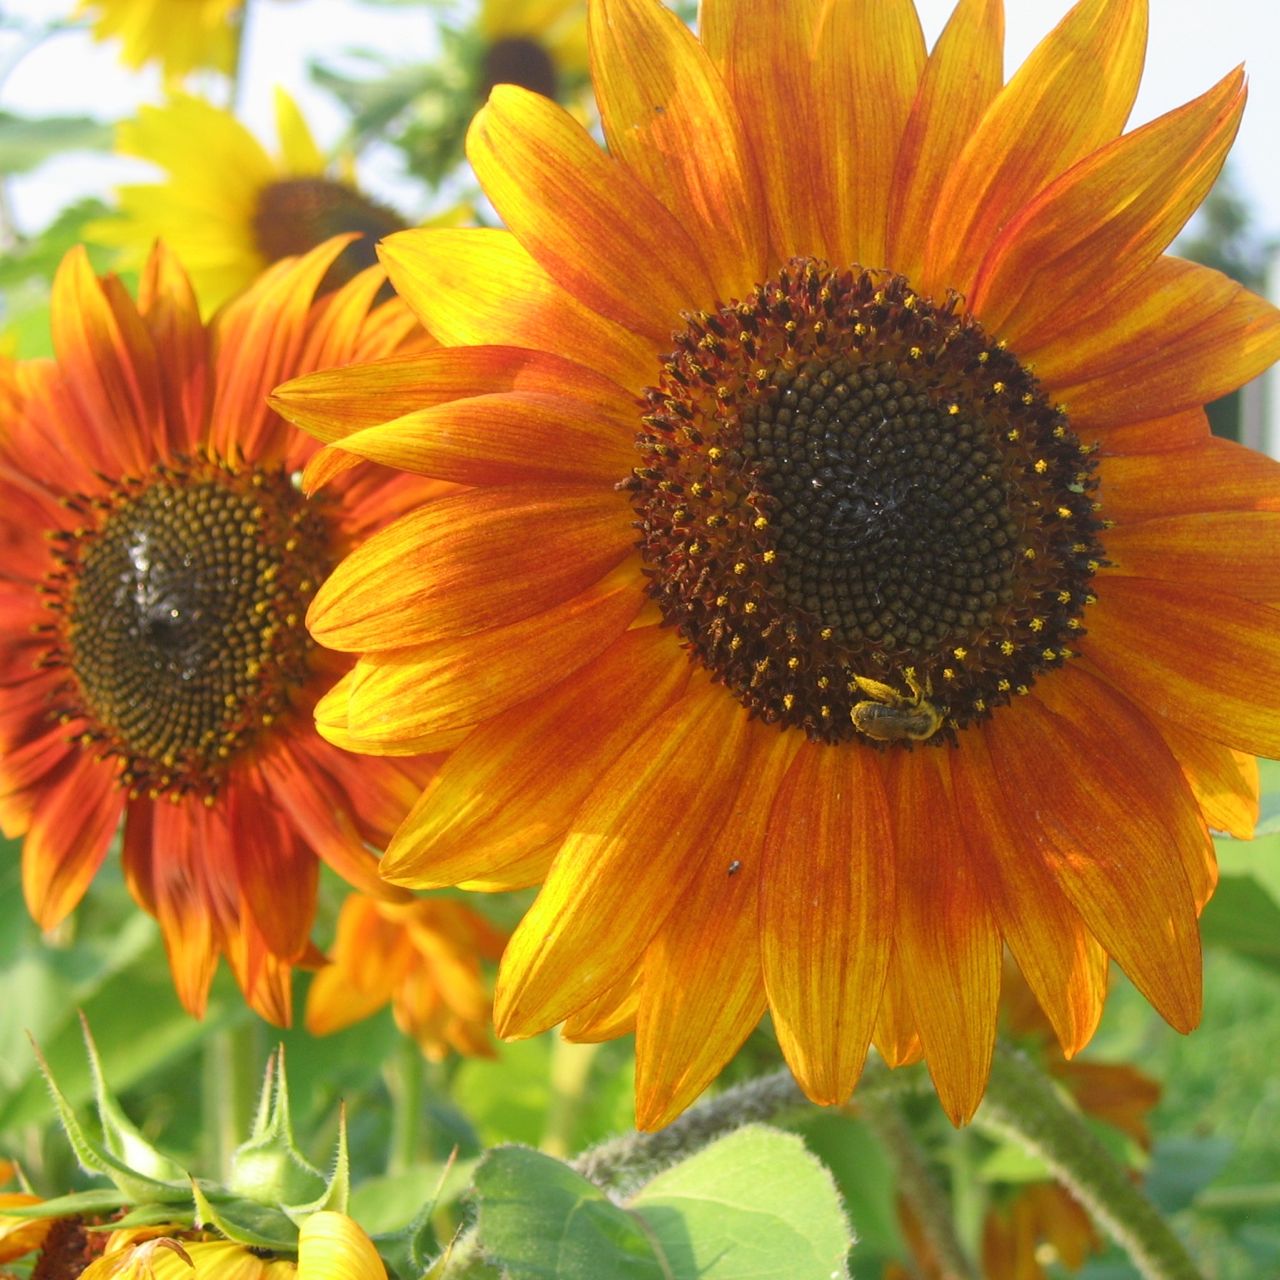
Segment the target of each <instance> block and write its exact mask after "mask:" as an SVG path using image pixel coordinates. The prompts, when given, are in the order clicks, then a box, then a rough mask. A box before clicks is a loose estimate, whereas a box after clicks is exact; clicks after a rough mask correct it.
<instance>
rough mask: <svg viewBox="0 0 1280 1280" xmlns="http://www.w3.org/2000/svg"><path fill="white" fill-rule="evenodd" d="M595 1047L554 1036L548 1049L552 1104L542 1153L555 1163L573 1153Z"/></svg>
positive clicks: (549, 1108) (595, 1050)
mask: <svg viewBox="0 0 1280 1280" xmlns="http://www.w3.org/2000/svg"><path fill="white" fill-rule="evenodd" d="M599 1052H600V1046H599V1045H598V1044H573V1043H572V1042H571V1041H569V1040H563V1039H561V1038H560V1037H559V1036H556V1038H555V1039H554V1041H552V1048H551V1101H550V1104H549V1106H548V1107H547V1119H546V1123H545V1124H544V1126H543V1130H542V1149H543V1151H545V1152H546V1153H547V1155H549V1156H555V1157H556V1159H557V1160H564V1159H566V1158H567V1157H568V1156H569V1153H570V1152H571V1151H572V1150H573V1132H574V1129H575V1128H576V1127H577V1122H578V1116H579V1114H580V1113H581V1111H582V1100H583V1099H584V1098H585V1097H586V1094H587V1080H588V1079H589V1077H590V1075H591V1064H592V1063H593V1062H594V1061H595V1060H596V1055H597V1054H598V1053H599Z"/></svg>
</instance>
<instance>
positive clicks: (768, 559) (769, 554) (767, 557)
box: [760, 548, 778, 564]
mask: <svg viewBox="0 0 1280 1280" xmlns="http://www.w3.org/2000/svg"><path fill="white" fill-rule="evenodd" d="M777 558H778V553H777V552H776V551H774V550H773V549H772V548H770V549H769V550H768V551H766V552H765V553H764V555H762V556H761V557H760V559H761V560H763V561H764V562H765V564H772V563H773V562H774V561H775V560H776V559H777Z"/></svg>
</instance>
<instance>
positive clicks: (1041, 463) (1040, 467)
mask: <svg viewBox="0 0 1280 1280" xmlns="http://www.w3.org/2000/svg"><path fill="white" fill-rule="evenodd" d="M1048 470H1049V464H1048V463H1047V462H1046V461H1045V460H1044V459H1043V458H1037V459H1036V475H1038V476H1042V475H1044V473H1045V472H1046V471H1048Z"/></svg>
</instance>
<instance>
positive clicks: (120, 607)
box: [46, 460, 334, 795]
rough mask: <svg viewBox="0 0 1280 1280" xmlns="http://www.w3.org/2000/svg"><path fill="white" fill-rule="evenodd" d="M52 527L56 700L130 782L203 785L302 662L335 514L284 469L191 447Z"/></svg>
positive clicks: (274, 708)
mask: <svg viewBox="0 0 1280 1280" xmlns="http://www.w3.org/2000/svg"><path fill="white" fill-rule="evenodd" d="M73 507H74V509H76V510H78V511H82V513H83V514H84V516H85V517H86V519H85V524H84V525H83V526H81V527H78V528H76V529H74V530H71V531H67V532H64V533H62V534H60V535H59V536H58V538H57V544H56V550H55V561H56V565H57V567H56V568H55V570H54V571H53V572H52V573H51V574H50V575H49V579H48V582H47V584H46V585H47V591H48V594H49V598H50V603H51V605H52V607H54V608H55V609H57V610H58V611H60V613H61V615H62V624H61V627H60V628H59V639H58V644H57V647H56V648H55V650H54V651H53V652H51V653H50V655H49V656H48V658H47V659H46V662H47V663H48V664H50V665H54V664H56V665H62V666H65V667H66V668H67V669H68V671H69V674H70V676H71V677H72V679H71V680H70V681H69V682H68V685H67V687H66V691H65V694H66V696H65V698H64V700H63V701H62V702H61V704H60V705H59V707H58V708H57V710H58V712H59V713H60V714H61V715H62V716H63V718H64V719H80V718H84V719H87V720H88V721H89V722H90V723H91V725H92V726H93V727H92V728H91V729H90V730H88V731H87V733H86V735H85V737H86V745H90V744H93V745H96V748H97V749H98V750H99V751H100V752H101V753H102V754H104V755H108V756H114V757H116V758H118V759H119V760H120V762H121V781H122V783H123V784H124V785H126V786H128V787H130V788H131V789H133V790H134V791H136V792H142V791H150V792H153V793H157V794H158V793H160V792H171V793H174V794H186V793H190V792H196V793H199V794H203V795H211V794H212V793H213V792H214V791H215V790H216V789H217V786H218V783H219V780H220V778H221V775H222V773H223V772H224V770H225V768H226V766H227V765H228V764H229V763H230V762H231V761H232V760H233V759H234V758H235V757H236V756H237V755H238V754H239V753H240V752H241V751H243V750H244V749H245V748H246V747H248V746H250V745H251V744H252V743H253V742H254V741H256V740H257V739H258V738H259V736H260V735H261V734H262V733H263V731H264V730H266V729H268V728H269V727H270V725H271V724H272V723H273V722H274V721H275V720H277V719H278V718H279V717H280V716H281V715H282V714H283V713H284V712H286V711H287V710H288V709H289V708H290V706H291V704H292V700H293V697H294V695H295V694H296V692H297V691H298V689H299V688H300V687H301V686H302V685H303V684H304V683H305V682H306V680H307V678H308V676H309V674H310V670H311V663H310V657H311V653H312V647H313V642H312V641H311V639H310V637H309V636H308V634H307V630H306V627H305V626H304V625H303V619H304V616H305V614H306V609H307V605H308V603H309V602H310V600H311V597H312V596H313V595H314V594H315V590H316V587H317V586H318V585H319V582H320V579H321V578H322V577H323V576H324V574H325V573H326V572H327V571H328V569H329V568H330V567H331V565H332V562H333V558H334V548H333V546H332V541H333V539H332V536H331V529H330V522H329V519H328V518H327V517H326V516H325V515H324V513H323V509H322V507H321V506H320V505H319V504H317V503H315V502H308V501H307V499H305V498H304V497H303V496H302V494H301V493H300V492H299V491H298V490H297V488H296V487H295V486H294V485H293V483H292V481H291V479H290V477H289V476H288V475H287V474H286V473H284V472H283V471H280V470H278V469H277V470H261V469H257V468H252V467H246V468H239V469H233V468H231V467H228V466H222V465H219V464H217V463H214V462H209V461H205V460H193V461H190V462H185V463H182V464H179V465H177V466H175V467H172V468H167V467H157V468H155V469H154V470H153V471H152V472H151V473H150V474H149V475H148V476H146V477H144V478H141V479H129V480H125V481H123V482H121V483H120V484H119V485H118V486H117V487H116V489H115V490H114V491H112V492H110V493H108V494H106V495H103V496H100V497H97V498H94V499H92V500H89V499H83V500H79V499H78V500H76V502H75V503H73Z"/></svg>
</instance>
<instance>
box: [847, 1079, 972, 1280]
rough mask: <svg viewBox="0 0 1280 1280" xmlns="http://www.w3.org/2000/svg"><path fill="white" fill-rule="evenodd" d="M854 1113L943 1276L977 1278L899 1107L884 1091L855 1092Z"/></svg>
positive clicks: (942, 1195)
mask: <svg viewBox="0 0 1280 1280" xmlns="http://www.w3.org/2000/svg"><path fill="white" fill-rule="evenodd" d="M856 1113H857V1114H858V1115H859V1116H860V1117H861V1118H862V1121H863V1122H864V1123H865V1124H866V1126H867V1128H868V1129H870V1130H871V1132H872V1133H873V1134H874V1135H875V1136H876V1138H877V1139H878V1140H879V1142H880V1145H881V1146H882V1147H883V1148H884V1149H885V1152H886V1154H887V1155H888V1157H889V1160H890V1162H891V1163H892V1165H893V1168H894V1172H895V1173H896V1174H897V1177H898V1190H899V1191H900V1192H901V1193H902V1195H903V1196H905V1197H906V1200H907V1202H908V1203H909V1204H910V1205H911V1208H912V1211H913V1212H914V1213H915V1216H916V1220H917V1221H918V1222H919V1224H920V1229H921V1231H923V1232H924V1236H925V1239H926V1240H927V1241H928V1242H929V1245H930V1247H931V1248H932V1249H933V1252H934V1255H935V1258H936V1260H937V1263H938V1266H939V1267H940V1269H941V1275H942V1276H943V1280H978V1273H977V1271H976V1270H975V1268H974V1265H973V1263H972V1262H971V1261H970V1260H969V1258H968V1257H967V1256H966V1254H965V1251H964V1248H963V1246H962V1245H961V1244H960V1241H959V1239H958V1237H957V1236H956V1230H955V1220H954V1215H953V1213H952V1209H951V1205H950V1203H949V1202H948V1200H947V1197H946V1194H945V1193H944V1192H943V1190H942V1188H941V1187H940V1186H939V1185H938V1182H937V1179H936V1178H934V1176H933V1174H932V1173H931V1172H930V1170H929V1162H928V1160H927V1158H926V1156H925V1154H924V1152H923V1151H922V1150H921V1149H920V1144H919V1143H918V1142H917V1141H916V1140H915V1136H914V1135H913V1134H912V1132H911V1128H910V1126H909V1125H908V1124H907V1120H906V1117H905V1116H904V1115H903V1114H902V1109H901V1108H900V1107H899V1106H898V1104H897V1103H896V1102H895V1101H894V1100H893V1097H892V1096H891V1095H889V1094H887V1093H876V1092H875V1091H874V1090H873V1091H871V1092H870V1093H869V1094H863V1093H862V1091H861V1090H859V1097H858V1104H857V1107H856Z"/></svg>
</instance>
